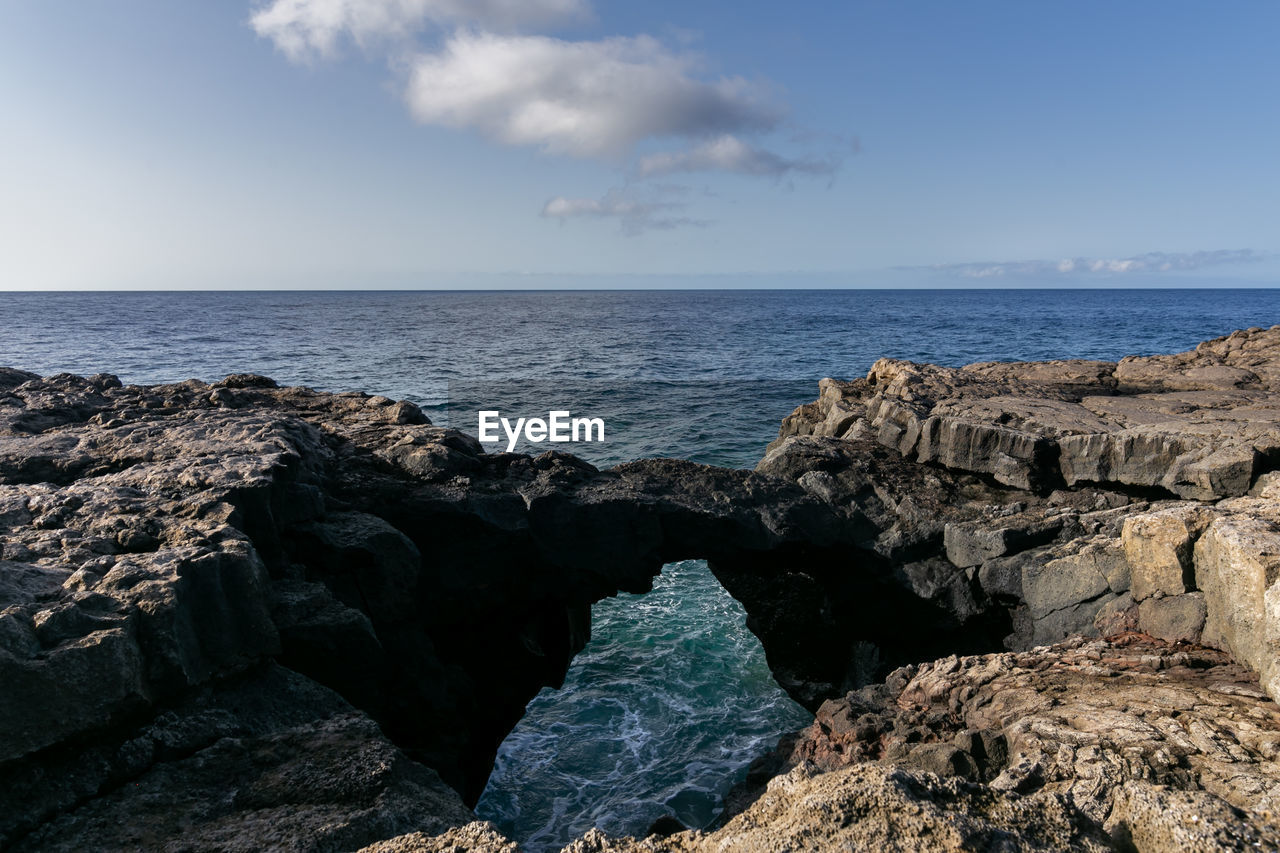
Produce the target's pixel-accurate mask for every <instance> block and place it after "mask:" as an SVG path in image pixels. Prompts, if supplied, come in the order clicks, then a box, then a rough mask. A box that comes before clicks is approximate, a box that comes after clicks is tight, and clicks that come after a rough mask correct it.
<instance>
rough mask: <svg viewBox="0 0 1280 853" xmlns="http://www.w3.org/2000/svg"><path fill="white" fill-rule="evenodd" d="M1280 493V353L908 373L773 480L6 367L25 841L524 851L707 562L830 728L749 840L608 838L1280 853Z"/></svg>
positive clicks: (733, 820)
mask: <svg viewBox="0 0 1280 853" xmlns="http://www.w3.org/2000/svg"><path fill="white" fill-rule="evenodd" d="M1272 469H1280V327H1276V328H1273V329H1270V330H1261V329H1250V330H1247V331H1243V332H1237V333H1235V334H1233V335H1231V336H1228V337H1226V338H1221V339H1218V340H1215V341H1209V342H1207V343H1205V344H1201V345H1200V346H1199V347H1197V348H1196V349H1195V350H1193V351H1190V352H1187V353H1180V354H1176V355H1169V356H1157V357H1147V358H1127V359H1124V360H1122V361H1120V362H1119V363H1110V362H1092V361H1091V362H1081V361H1055V362H1043V363H1024V364H1009V363H989V364H976V365H969V366H967V367H964V368H944V367H937V366H933V365H920V364H911V363H907V362H901V361H893V360H888V359H884V360H881V361H879V362H877V363H876V364H875V365H874V366H873V367H872V368H871V371H870V373H869V374H868V375H867V377H866V378H863V379H857V380H854V381H852V382H841V381H835V380H823V382H822V383H821V384H820V396H819V399H818V400H817V401H815V402H814V403H810V404H807V405H805V406H802V407H800V408H799V409H798V410H797V411H796V412H795V413H793V414H792V415H791V416H790V417H788V418H787V419H786V420H785V421H784V423H783V425H782V429H781V432H780V435H779V438H778V440H777V441H775V442H774V443H773V444H772V445H770V447H769V449H768V451H767V453H766V455H765V457H764V458H763V459H762V460H761V462H760V463H759V465H758V466H757V469H756V470H755V471H753V472H747V471H732V470H725V469H717V468H711V467H707V466H701V465H696V464H693V463H688V462H680V461H675V460H644V461H641V462H635V463H629V464H627V465H622V466H618V467H617V468H613V469H609V470H604V471H600V470H597V469H595V468H593V467H592V466H590V465H588V464H586V463H584V462H582V461H581V460H578V459H576V458H574V457H572V456H569V455H565V454H559V453H547V454H543V455H541V456H538V457H533V458H530V457H527V456H522V455H517V454H505V453H503V454H487V453H484V452H483V451H482V449H481V448H480V446H479V445H478V444H477V443H476V442H475V441H474V440H473V439H471V438H470V437H468V436H466V435H465V434H463V433H461V432H458V431H454V430H448V429H442V428H439V427H435V426H433V425H431V424H430V423H429V422H428V421H427V419H426V418H425V417H424V416H423V414H422V413H421V411H419V410H418V409H417V408H416V407H415V406H413V405H412V404H411V403H407V402H396V401H392V400H389V399H386V398H382V397H370V396H368V395H364V394H360V393H344V394H330V393H321V392H315V391H311V390H309V389H305V388H278V387H276V386H275V383H274V382H272V381H271V380H269V379H265V378H263V377H258V376H250V375H236V376H230V377H227V379H225V380H223V381H222V382H219V383H216V384H214V385H207V384H204V383H202V382H197V381H188V382H183V383H179V384H175V385H167V386H154V387H132V386H131V387H123V386H121V384H120V382H119V381H118V380H116V379H115V378H114V377H112V376H109V375H99V376H93V377H88V378H81V377H75V376H70V375H59V376H53V377H47V378H40V377H37V376H35V375H33V374H29V373H24V372H22V371H18V370H12V369H0V549H2V550H0V684H3V685H4V687H3V690H0V849H14V850H78V851H80V850H118V849H154V850H191V851H196V850H259V849H281V850H358V849H362V848H366V847H367V848H368V849H371V850H379V851H398V850H403V851H413V850H508V849H512V847H513V844H512V842H511V841H509V840H508V839H504V838H502V837H501V836H500V835H499V834H498V833H497V832H496V830H494V829H493V828H492V827H491V826H488V825H486V824H482V823H478V822H476V821H475V817H474V815H473V814H472V813H471V812H470V810H469V806H470V805H472V804H474V801H475V799H476V797H478V795H479V793H480V791H481V790H482V788H483V786H484V783H485V780H486V778H487V776H488V774H489V771H490V769H491V766H492V761H493V756H494V754H495V751H496V749H497V746H498V744H499V743H500V742H501V740H502V738H503V737H504V736H505V735H506V734H507V733H508V732H509V731H510V729H511V728H512V726H513V725H514V724H515V722H516V721H517V720H518V719H519V717H520V715H521V713H522V711H523V708H524V706H525V704H526V703H527V701H528V700H529V699H530V698H531V697H532V696H533V695H534V694H535V693H536V692H537V691H538V690H539V689H540V688H541V687H543V686H545V685H550V686H557V685H558V684H559V683H560V682H561V680H562V679H563V677H564V674H565V672H566V669H567V667H568V665H569V662H570V661H571V659H572V657H573V655H574V654H575V653H576V652H577V651H579V650H580V649H581V648H582V647H583V645H584V644H585V642H586V639H587V637H588V636H589V632H590V612H591V611H590V608H591V604H592V603H593V602H595V601H598V600H599V599H601V598H603V597H605V596H608V595H612V594H615V593H616V592H618V591H628V592H644V591H646V590H647V589H649V588H650V586H651V584H652V579H653V577H654V576H655V575H656V574H657V572H659V571H660V569H661V566H662V565H663V564H664V563H666V562H670V561H674V560H679V559H688V558H694V557H699V558H705V559H707V560H708V562H709V563H710V565H711V568H712V571H713V572H714V573H715V575H716V577H717V578H718V579H719V580H720V582H721V583H722V584H723V585H724V586H725V588H726V589H727V590H728V591H729V592H730V593H731V594H733V595H734V596H735V597H736V598H738V599H739V600H740V601H741V602H742V603H743V605H744V607H745V609H746V611H747V613H748V626H749V627H750V628H751V630H752V631H754V632H755V633H756V634H757V635H758V636H759V637H760V639H761V641H762V644H763V646H764V649H765V653H766V655H767V658H768V661H769V665H770V668H771V669H772V671H773V672H774V675H775V677H776V678H777V680H778V682H779V684H781V685H782V686H783V687H784V688H785V689H786V690H787V691H788V692H789V693H790V694H791V695H792V696H793V697H794V698H795V699H796V700H797V701H799V702H800V703H801V704H803V705H805V706H806V707H807V708H809V709H810V710H812V711H814V712H815V715H816V717H815V721H814V723H813V725H812V726H811V727H809V728H808V729H806V730H805V731H803V732H800V733H797V734H796V735H795V736H793V737H789V738H786V739H784V741H783V743H781V744H780V745H779V747H778V749H777V750H776V751H775V752H774V753H773V754H772V755H769V756H764V757H762V758H761V759H760V761H758V762H757V763H756V765H755V766H753V768H752V771H751V773H750V775H749V777H748V779H747V780H746V782H744V783H743V784H742V785H741V786H739V788H738V789H736V790H735V792H734V794H733V795H732V796H731V797H730V801H729V802H728V803H727V814H726V821H725V823H724V824H723V825H722V826H721V827H720V828H719V829H716V830H714V831H711V830H706V831H679V832H669V831H668V832H667V834H655V835H653V836H651V837H649V838H647V839H640V840H637V839H629V838H624V839H611V838H607V837H605V836H604V835H602V834H600V833H599V832H592V833H589V834H588V835H587V836H585V837H583V838H582V839H579V840H578V841H576V842H574V844H573V845H571V847H570V849H572V850H575V851H591V850H672V851H675V850H712V849H716V850H722V849H761V850H774V849H783V848H787V847H789V848H791V849H828V848H831V847H843V848H848V847H852V848H854V849H861V848H864V847H866V848H871V847H873V846H874V847H880V848H883V849H889V850H893V849H901V850H953V849H1008V850H1018V849H1053V850H1058V849H1081V850H1107V849H1122V850H1133V849H1137V850H1142V851H1148V850H1150V851H1157V850H1169V849H1186V850H1218V849H1250V850H1255V849H1280V812H1278V811H1277V805H1278V800H1277V793H1276V792H1277V791H1280V708H1277V706H1276V704H1275V702H1274V700H1275V699H1276V698H1277V697H1280V471H1273V470H1272ZM669 829H675V827H672V828H669Z"/></svg>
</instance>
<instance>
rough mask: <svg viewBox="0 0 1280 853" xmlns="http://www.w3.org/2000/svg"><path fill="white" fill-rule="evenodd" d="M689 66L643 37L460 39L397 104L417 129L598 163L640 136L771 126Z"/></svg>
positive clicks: (760, 110) (749, 90)
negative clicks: (473, 133)
mask: <svg viewBox="0 0 1280 853" xmlns="http://www.w3.org/2000/svg"><path fill="white" fill-rule="evenodd" d="M696 66H697V61H696V60H695V58H693V57H691V56H688V55H685V54H678V53H673V52H672V51H670V50H668V49H667V48H665V47H664V46H663V45H662V44H660V43H659V42H658V41H657V40H655V39H653V38H650V37H648V36H636V37H634V38H611V39H605V40H603V41H562V40H560V39H555V38H549V37H545V36H503V35H494V34H492V33H480V32H460V33H458V34H456V35H455V36H453V37H452V38H450V39H449V40H448V42H447V43H446V44H445V46H444V48H443V49H442V50H441V51H440V52H438V53H434V54H425V55H420V56H418V57H417V58H416V59H415V60H414V61H413V64H412V72H411V74H410V78H409V85H408V90H407V92H406V94H405V100H406V102H407V103H408V105H409V109H410V111H411V112H412V113H413V115H414V117H415V118H417V119H418V121H420V122H422V123H424V124H435V125H443V126H445V127H453V128H465V129H472V130H477V131H479V132H481V133H483V134H484V135H486V136H489V137H491V138H493V139H496V140H498V141H500V142H504V143H507V144H510V145H536V146H538V147H540V148H542V149H543V150H544V151H547V152H551V153H556V154H567V155H570V156H573V157H595V158H606V159H616V158H618V157H621V156H624V155H626V154H628V153H629V152H630V151H631V150H632V149H633V148H634V146H635V145H636V144H637V143H638V142H640V141H641V140H643V139H646V138H649V137H670V136H684V137H706V136H710V135H713V134H723V133H729V132H739V131H753V132H754V131H764V130H769V129H771V128H773V127H774V126H775V125H776V124H777V123H778V121H779V120H780V119H781V111H780V110H779V109H778V108H777V107H776V106H775V105H774V104H772V103H771V102H769V101H768V99H767V98H766V97H765V96H764V94H763V92H761V91H760V90H759V88H758V87H756V86H752V85H750V84H748V83H747V82H746V81H745V80H743V79H741V78H738V77H721V78H718V79H715V80H702V79H699V78H698V77H696V76H695V75H694V71H695V68H696Z"/></svg>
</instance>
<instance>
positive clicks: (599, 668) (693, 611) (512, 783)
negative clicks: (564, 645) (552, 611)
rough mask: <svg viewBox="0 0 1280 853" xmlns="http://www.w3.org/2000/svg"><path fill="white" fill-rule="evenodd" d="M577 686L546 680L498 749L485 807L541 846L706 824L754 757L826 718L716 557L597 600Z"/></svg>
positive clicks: (533, 846)
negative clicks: (793, 695) (789, 676)
mask: <svg viewBox="0 0 1280 853" xmlns="http://www.w3.org/2000/svg"><path fill="white" fill-rule="evenodd" d="M592 625H593V627H592V639H591V641H590V642H589V643H588V645H587V646H586V648H584V649H583V650H582V651H581V652H579V653H578V655H577V656H576V658H575V659H574V661H573V664H572V665H571V666H570V668H569V672H568V674H567V676H566V678H565V682H564V686H563V687H562V688H561V689H559V690H552V689H549V688H548V689H544V690H542V691H541V692H540V693H539V694H538V695H537V696H535V697H534V698H533V700H531V701H530V703H529V705H528V707H527V709H526V712H525V715H524V717H523V718H522V719H521V720H520V722H519V724H518V725H517V726H516V727H515V729H514V730H513V731H512V732H511V733H510V734H509V735H508V736H507V738H506V739H505V740H504V741H503V743H502V746H501V747H500V748H499V750H498V755H497V759H496V761H495V764H494V769H493V773H492V775H491V776H490V779H489V784H488V786H487V787H486V788H485V791H484V794H483V795H482V796H481V798H480V801H479V803H478V804H477V806H476V812H477V814H478V815H479V816H480V817H481V818H483V819H487V820H492V821H493V822H494V823H496V824H497V825H498V826H499V827H500V828H501V829H502V830H503V831H504V832H505V833H507V834H508V835H509V837H512V838H515V839H518V840H519V841H520V842H521V844H522V845H524V847H525V849H527V850H530V851H544V850H558V849H560V847H561V846H563V845H564V844H566V843H568V842H569V841H570V840H572V839H573V838H576V837H579V836H581V835H582V833H584V832H585V831H587V830H588V829H590V828H591V827H599V828H601V829H603V830H604V831H606V832H608V833H609V834H611V835H638V836H643V835H644V834H646V830H647V829H648V828H649V826H650V825H651V824H652V823H653V822H654V821H655V820H657V819H659V818H661V817H664V816H674V817H675V818H676V819H677V820H679V821H680V822H681V823H682V824H684V825H685V826H689V827H706V826H708V825H710V824H711V823H712V822H713V821H714V820H715V819H716V818H717V817H718V815H719V812H720V808H721V802H722V800H723V798H724V796H725V794H727V793H728V791H729V789H730V788H731V787H732V786H733V785H734V784H735V783H736V782H738V781H740V780H741V779H742V778H743V776H745V774H746V769H747V766H748V765H749V764H750V762H751V761H752V760H753V759H754V758H756V757H757V756H759V755H761V754H762V753H764V752H767V751H768V750H770V749H771V748H773V746H774V744H775V743H776V742H777V740H778V738H779V737H781V736H782V735H783V734H786V733H787V732H791V731H795V730H796V729H799V728H801V727H803V726H804V725H806V724H807V723H808V722H809V721H811V719H812V715H811V714H809V713H808V712H807V711H806V710H805V709H803V708H802V707H801V706H800V705H798V704H797V703H795V702H794V701H793V700H792V699H790V698H789V697H788V696H787V694H786V693H785V692H784V691H783V690H782V688H781V687H779V686H778V684H777V682H776V681H775V680H774V677H773V675H772V673H771V672H770V670H769V667H768V665H767V664H766V662H765V654H764V649H763V648H762V646H761V644H760V640H759V639H758V638H757V637H756V636H755V635H754V634H752V633H751V631H749V630H748V629H747V627H746V612H745V611H744V609H743V607H742V605H741V604H740V603H739V602H738V601H736V600H735V599H734V598H733V597H732V596H730V595H729V593H728V592H727V591H726V590H725V589H724V587H723V586H722V585H721V584H720V582H719V581H718V580H717V579H716V578H715V576H714V575H713V574H712V573H711V570H710V569H709V567H708V565H707V563H706V562H705V561H703V560H683V561H680V562H675V563H669V564H667V565H665V566H664V567H663V570H662V573H661V575H659V576H658V577H657V578H655V580H654V586H653V590H652V591H651V592H648V593H642V594H626V593H624V594H620V595H618V596H617V597H614V598H607V599H604V600H602V601H600V602H598V603H597V604H596V605H595V606H594V607H593V609H592Z"/></svg>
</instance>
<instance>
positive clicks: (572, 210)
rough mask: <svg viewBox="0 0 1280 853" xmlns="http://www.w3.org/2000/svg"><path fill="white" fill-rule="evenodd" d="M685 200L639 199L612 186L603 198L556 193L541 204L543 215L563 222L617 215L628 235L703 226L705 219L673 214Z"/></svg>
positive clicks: (614, 217)
mask: <svg viewBox="0 0 1280 853" xmlns="http://www.w3.org/2000/svg"><path fill="white" fill-rule="evenodd" d="M684 207H685V205H684V204H682V203H680V202H674V201H663V200H650V201H640V200H637V199H635V198H632V197H630V196H629V195H628V194H627V193H626V192H625V191H624V190H620V189H616V188H615V189H611V190H609V192H607V193H605V195H604V197H603V198H599V199H594V198H565V197H564V196H556V197H555V198H553V199H551V201H549V202H547V203H546V204H545V205H544V206H543V208H542V216H543V217H545V218H547V219H559V220H560V222H561V223H562V224H563V223H564V222H566V221H568V220H570V219H584V218H585V219H616V220H617V221H618V224H619V226H620V227H621V228H622V233H624V234H626V235H628V236H635V235H637V234H642V233H644V232H645V231H652V230H667V231H669V230H671V229H673V228H679V227H682V226H685V225H691V226H697V227H701V226H705V225H706V224H707V223H706V222H704V221H701V220H697V219H691V218H689V217H685V216H677V215H674V213H675V212H676V211H679V210H683V209H684Z"/></svg>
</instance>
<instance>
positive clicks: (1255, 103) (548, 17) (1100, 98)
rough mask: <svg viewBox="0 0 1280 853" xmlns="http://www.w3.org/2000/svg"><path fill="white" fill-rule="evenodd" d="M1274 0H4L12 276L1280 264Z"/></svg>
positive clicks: (28, 281) (1113, 277) (651, 281)
mask: <svg viewBox="0 0 1280 853" xmlns="http://www.w3.org/2000/svg"><path fill="white" fill-rule="evenodd" d="M1278 38H1280V4H1276V3H1274V2H1237V3H1229V4H1205V3H1189V2H1187V3H1183V2H1167V0H1166V2H1150V3H1146V2H1141V3H1140V2H1120V3H1102V2H1075V3H1048V2H1046V3H1026V2H1008V3H997V2H975V3H966V4H960V3H953V2H939V3H922V2H877V3H862V2H842V3H803V2H801V3H790V4H781V3H776V2H774V3H764V2H745V1H744V0H735V1H734V2H727V0H726V1H725V2H721V0H704V2H699V3H688V2H683V3H668V2H656V0H653V2H645V3H634V2H632V3H622V2H616V1H615V2H610V1H609V0H363V2H358V0H263V2H243V3H242V2H236V1H235V0H221V2H217V3H194V2H173V0H145V1H144V0H137V1H135V0H118V1H117V2H112V3H85V2H71V0H8V2H6V3H4V4H0V99H2V100H0V103H2V104H3V111H2V113H0V287H2V288H9V289H37V288H58V287H61V288H133V287H163V288H189V287H190V288H218V287H350V288H359V287H433V286H443V287H469V286H499V287H519V286H533V287H563V286H570V287H571V286H662V285H671V284H675V285H689V284H693V285H703V284H711V285H717V286H791V285H794V286H840V285H844V286H917V285H924V286H1007V285H1026V284H1035V285H1049V286H1090V285H1096V286H1145V285H1151V284H1158V285H1175V286H1176V285H1183V284H1196V285H1213V284H1236V285H1240V284H1276V283H1280V259H1278V258H1277V252H1280V239H1278V238H1277V234H1280V228H1278V227H1277V225H1278V224H1280V165H1278V158H1277V153H1276V152H1278V151H1280V109H1277V108H1276V98H1277V92H1280V51H1277V50H1276V48H1275V45H1276V43H1277V39H1278Z"/></svg>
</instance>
